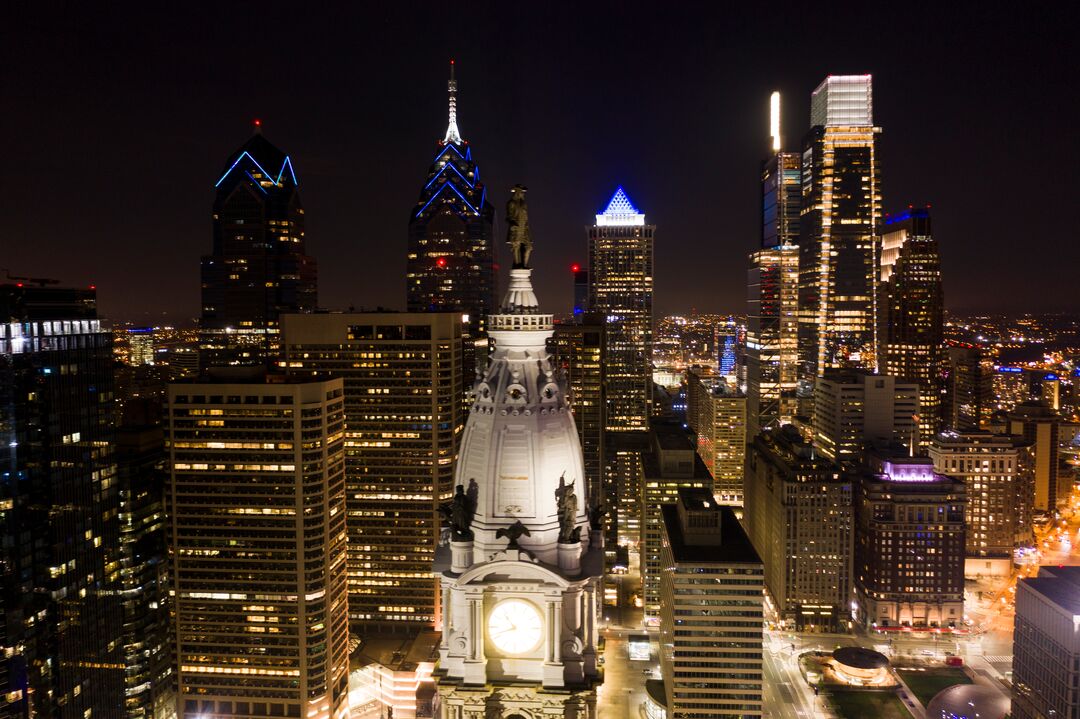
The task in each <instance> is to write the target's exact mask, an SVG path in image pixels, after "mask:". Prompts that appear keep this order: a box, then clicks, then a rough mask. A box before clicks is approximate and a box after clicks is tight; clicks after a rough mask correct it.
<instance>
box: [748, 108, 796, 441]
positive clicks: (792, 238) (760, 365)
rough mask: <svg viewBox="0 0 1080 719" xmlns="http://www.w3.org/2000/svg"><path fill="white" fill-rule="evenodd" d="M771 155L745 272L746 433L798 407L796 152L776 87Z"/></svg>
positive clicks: (786, 418) (773, 423)
mask: <svg viewBox="0 0 1080 719" xmlns="http://www.w3.org/2000/svg"><path fill="white" fill-rule="evenodd" d="M770 105H771V107H770V110H771V112H770V120H771V122H770V130H771V134H772V151H773V153H774V154H773V155H772V156H771V157H769V159H768V160H766V161H765V162H764V163H763V165H762V170H761V206H762V215H761V249H759V250H756V251H755V252H752V253H751V254H750V270H749V273H748V277H747V286H748V289H749V292H748V293H747V324H746V359H745V361H746V377H747V379H746V395H747V427H748V429H749V433H750V436H751V437H752V436H754V435H756V434H757V433H758V432H759V431H761V430H762V429H768V428H770V427H775V426H777V425H779V424H781V423H788V422H791V420H792V418H793V417H794V416H795V414H796V412H797V409H798V408H797V405H796V401H795V389H796V384H797V381H798V360H799V353H798V329H799V214H800V210H801V208H802V166H801V159H800V157H799V153H797V152H783V151H782V150H781V147H782V146H783V143H782V140H781V137H780V93H778V92H774V93H773V94H772V100H771V103H770Z"/></svg>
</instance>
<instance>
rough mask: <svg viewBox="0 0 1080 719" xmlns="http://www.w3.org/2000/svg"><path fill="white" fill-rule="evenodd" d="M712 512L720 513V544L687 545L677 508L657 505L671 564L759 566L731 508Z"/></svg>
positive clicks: (757, 557) (757, 558) (719, 506)
mask: <svg viewBox="0 0 1080 719" xmlns="http://www.w3.org/2000/svg"><path fill="white" fill-rule="evenodd" d="M716 510H717V511H719V512H720V523H721V534H720V543H719V544H691V543H688V542H686V541H685V540H684V538H683V528H682V525H681V523H680V522H679V508H678V506H677V505H674V504H664V505H661V507H660V511H661V513H662V516H663V520H664V527H665V528H666V529H667V537H668V541H669V542H670V544H671V553H672V556H674V558H675V561H676V562H686V563H690V564H705V563H709V564H761V557H759V556H758V553H757V552H756V551H754V546H753V545H752V544H750V538H749V537H747V536H746V532H744V531H743V528H742V525H741V524H739V519H738V517H736V516H735V512H733V511H732V509H731V507H727V506H722V505H716Z"/></svg>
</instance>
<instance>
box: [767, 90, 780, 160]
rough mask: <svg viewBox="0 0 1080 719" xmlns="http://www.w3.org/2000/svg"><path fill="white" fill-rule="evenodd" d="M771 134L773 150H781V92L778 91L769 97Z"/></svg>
mask: <svg viewBox="0 0 1080 719" xmlns="http://www.w3.org/2000/svg"><path fill="white" fill-rule="evenodd" d="M769 134H770V135H771V136H772V149H773V152H780V93H779V92H776V91H774V92H773V94H772V95H771V96H770V97H769Z"/></svg>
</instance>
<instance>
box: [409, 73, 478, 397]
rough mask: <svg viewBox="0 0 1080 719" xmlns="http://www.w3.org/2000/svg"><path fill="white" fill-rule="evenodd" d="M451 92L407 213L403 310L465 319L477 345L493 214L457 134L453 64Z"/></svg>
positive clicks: (469, 149) (467, 148) (465, 144)
mask: <svg viewBox="0 0 1080 719" xmlns="http://www.w3.org/2000/svg"><path fill="white" fill-rule="evenodd" d="M448 89H449V99H450V119H449V122H448V124H447V128H446V134H445V135H444V136H443V139H442V140H441V141H440V142H439V151H438V153H437V154H436V155H435V159H434V160H433V161H432V163H431V167H429V168H428V174H427V177H426V178H425V180H424V186H423V187H422V188H421V189H420V196H419V198H417V200H416V205H414V206H413V209H412V212H411V213H410V215H409V249H408V254H407V267H406V270H405V296H406V305H407V307H408V309H409V311H410V312H456V313H459V314H463V315H468V318H469V319H468V323H467V327H466V333H467V335H468V336H469V337H471V338H473V339H474V340H476V339H479V338H482V337H483V336H484V323H485V321H486V319H487V316H488V315H489V314H490V313H491V312H492V310H493V307H494V302H495V245H494V243H493V241H492V237H493V235H492V223H493V222H494V220H495V208H494V207H493V206H492V204H491V203H490V202H488V200H487V188H486V187H485V186H484V183H482V182H481V181H480V168H479V166H478V165H477V164H476V162H475V161H474V160H473V156H472V147H471V146H470V145H469V143H468V141H467V140H465V139H463V138H462V136H461V133H460V131H459V130H458V124H457V80H456V79H455V77H454V63H453V61H451V63H450V82H449V84H448ZM468 379H469V381H472V376H471V375H470V376H469V377H468Z"/></svg>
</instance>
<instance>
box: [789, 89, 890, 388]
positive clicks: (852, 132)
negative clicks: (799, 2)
mask: <svg viewBox="0 0 1080 719" xmlns="http://www.w3.org/2000/svg"><path fill="white" fill-rule="evenodd" d="M810 125H811V128H810V132H809V133H807V135H806V137H805V139H804V140H803V155H802V183H803V184H802V189H803V192H802V215H801V217H800V227H799V340H798V341H799V369H800V373H799V389H800V392H801V396H802V397H803V398H806V399H809V400H811V401H812V399H813V395H812V392H813V386H814V380H815V379H816V378H817V377H818V376H820V375H821V374H822V373H823V372H824V371H825V370H828V369H834V368H843V367H862V368H865V369H869V370H873V369H876V368H877V366H878V358H877V355H876V346H877V338H876V336H875V335H876V330H877V303H876V297H877V283H878V241H877V233H878V225H879V223H880V220H881V181H880V177H879V167H878V161H877V135H878V133H879V132H880V131H881V128H878V127H874V114H873V92H872V86H871V80H870V76H869V75H830V76H829V77H827V78H825V80H823V81H822V83H821V84H820V85H818V87H817V89H816V90H814V94H813V96H812V98H811V104H810Z"/></svg>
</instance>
